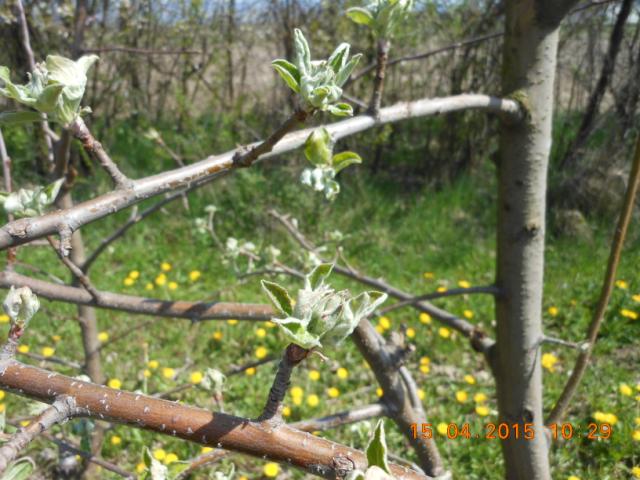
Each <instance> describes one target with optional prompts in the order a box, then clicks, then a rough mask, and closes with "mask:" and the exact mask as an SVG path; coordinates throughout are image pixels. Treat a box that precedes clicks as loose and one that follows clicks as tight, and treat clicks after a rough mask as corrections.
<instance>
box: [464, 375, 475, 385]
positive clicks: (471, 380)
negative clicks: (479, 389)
mask: <svg viewBox="0 0 640 480" xmlns="http://www.w3.org/2000/svg"><path fill="white" fill-rule="evenodd" d="M464 381H465V382H467V383H468V384H469V385H475V384H476V379H475V377H474V376H473V375H469V374H467V375H465V376H464Z"/></svg>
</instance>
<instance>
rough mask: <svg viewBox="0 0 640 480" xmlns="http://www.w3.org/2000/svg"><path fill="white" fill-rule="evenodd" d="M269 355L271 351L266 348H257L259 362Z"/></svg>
mask: <svg viewBox="0 0 640 480" xmlns="http://www.w3.org/2000/svg"><path fill="white" fill-rule="evenodd" d="M268 353H269V350H267V349H266V348H265V347H258V348H256V358H257V359H258V360H262V359H263V358H264V357H266V356H267V354H268Z"/></svg>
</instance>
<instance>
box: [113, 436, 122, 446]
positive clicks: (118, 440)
mask: <svg viewBox="0 0 640 480" xmlns="http://www.w3.org/2000/svg"><path fill="white" fill-rule="evenodd" d="M121 443H122V438H120V437H119V436H118V435H114V436H112V437H111V445H120V444H121Z"/></svg>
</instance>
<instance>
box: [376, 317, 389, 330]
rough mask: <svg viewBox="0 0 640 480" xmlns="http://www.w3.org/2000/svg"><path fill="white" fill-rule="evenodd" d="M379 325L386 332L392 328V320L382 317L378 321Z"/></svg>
mask: <svg viewBox="0 0 640 480" xmlns="http://www.w3.org/2000/svg"><path fill="white" fill-rule="evenodd" d="M378 325H380V326H381V327H382V328H383V329H384V330H389V329H390V328H391V320H389V318H388V317H380V318H379V319H378Z"/></svg>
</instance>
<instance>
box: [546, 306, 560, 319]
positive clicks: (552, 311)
mask: <svg viewBox="0 0 640 480" xmlns="http://www.w3.org/2000/svg"><path fill="white" fill-rule="evenodd" d="M547 312H549V315H551V316H552V317H555V316H557V315H558V312H559V310H558V307H549V308H548V309H547Z"/></svg>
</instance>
